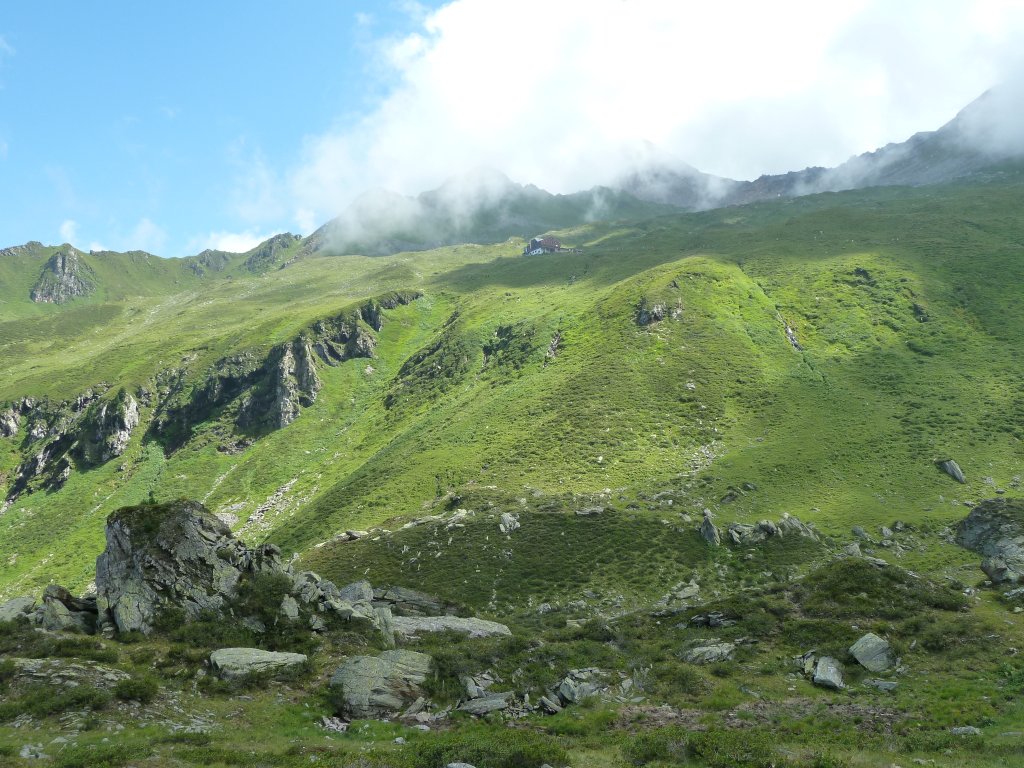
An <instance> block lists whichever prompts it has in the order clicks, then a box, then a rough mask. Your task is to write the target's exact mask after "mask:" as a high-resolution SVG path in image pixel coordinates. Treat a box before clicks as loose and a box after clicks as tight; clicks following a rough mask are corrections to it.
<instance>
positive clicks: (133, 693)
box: [114, 675, 160, 704]
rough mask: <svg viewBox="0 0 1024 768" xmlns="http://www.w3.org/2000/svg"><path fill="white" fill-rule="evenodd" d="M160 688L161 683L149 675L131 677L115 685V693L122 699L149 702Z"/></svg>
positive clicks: (142, 702)
mask: <svg viewBox="0 0 1024 768" xmlns="http://www.w3.org/2000/svg"><path fill="white" fill-rule="evenodd" d="M159 690H160V684H159V683H158V682H157V681H156V680H155V679H154V678H153V677H151V676H149V675H140V676H138V677H130V678H128V679H127V680H121V681H120V682H118V684H117V685H116V686H114V695H115V696H116V697H117V698H119V699H121V700H122V701H138V702H140V703H141V704H148V703H149V702H151V701H152V700H153V699H154V698H156V695H157V693H158V692H159Z"/></svg>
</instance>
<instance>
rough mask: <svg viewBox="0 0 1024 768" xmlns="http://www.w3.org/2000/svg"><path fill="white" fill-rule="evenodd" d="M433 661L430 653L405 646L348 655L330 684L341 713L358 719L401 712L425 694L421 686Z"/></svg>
mask: <svg viewBox="0 0 1024 768" xmlns="http://www.w3.org/2000/svg"><path fill="white" fill-rule="evenodd" d="M430 664H431V658H430V656H428V655H427V654H425V653H417V652H416V651H405V650H392V651H384V652H383V653H382V654H380V655H379V656H352V657H350V658H348V659H346V660H345V662H344V663H343V664H342V665H341V666H340V667H339V668H338V670H337V671H336V672H335V673H334V675H333V676H332V677H331V680H330V684H329V686H330V689H331V691H332V692H333V693H334V694H335V696H336V701H337V702H338V709H339V712H338V714H339V715H342V716H344V717H348V718H350V719H353V720H354V719H363V718H373V717H388V716H391V715H394V714H396V713H398V712H400V711H401V710H403V709H405V708H406V707H407V706H409V705H410V704H411V703H412V702H414V701H415V700H416V699H418V698H419V697H421V696H423V695H424V692H423V689H422V688H421V687H420V686H421V685H422V683H423V681H424V680H426V679H427V675H428V674H429V673H430Z"/></svg>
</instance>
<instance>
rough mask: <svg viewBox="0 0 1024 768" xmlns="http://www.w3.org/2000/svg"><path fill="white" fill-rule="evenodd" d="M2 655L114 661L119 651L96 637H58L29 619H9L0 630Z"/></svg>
mask: <svg viewBox="0 0 1024 768" xmlns="http://www.w3.org/2000/svg"><path fill="white" fill-rule="evenodd" d="M0 655H11V656H22V657H24V658H28V659H48V658H72V659H88V660H90V661H99V662H103V663H106V664H115V663H117V661H118V658H119V655H118V653H117V650H116V649H114V648H110V647H108V646H107V645H106V644H105V643H103V642H102V641H100V640H97V639H96V638H94V637H87V636H79V637H68V636H56V635H53V634H50V633H48V632H37V631H36V630H35V629H34V628H33V627H32V626H31V625H30V624H29V623H28V622H26V621H16V622H7V623H6V624H5V625H2V629H0Z"/></svg>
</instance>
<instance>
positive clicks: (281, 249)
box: [200, 232, 302, 272]
mask: <svg viewBox="0 0 1024 768" xmlns="http://www.w3.org/2000/svg"><path fill="white" fill-rule="evenodd" d="M301 241H302V236H301V235H293V234H292V233H291V232H285V233H284V234H280V235H274V236H273V237H271V238H270V239H268V240H264V241H263V242H262V243H260V244H259V245H257V246H256V247H255V248H253V249H252V250H251V251H249V252H248V254H249V255H248V256H247V257H246V259H245V268H246V269H247V270H249V271H250V272H265V271H266V270H268V269H271V268H273V267H281V266H283V264H284V263H285V260H286V258H287V255H288V252H289V251H290V250H291V249H292V248H293V247H294V246H295V245H296V244H298V243H299V242H301ZM200 255H202V254H200Z"/></svg>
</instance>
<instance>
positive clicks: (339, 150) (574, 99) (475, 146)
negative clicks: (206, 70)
mask: <svg viewBox="0 0 1024 768" xmlns="http://www.w3.org/2000/svg"><path fill="white" fill-rule="evenodd" d="M1022 33H1024V2H1021V1H1020V0H977V2H973V3H965V2H962V1H961V0H903V1H901V2H900V3H899V4H896V3H892V2H889V1H888V0H842V1H841V2H840V1H837V2H829V3H822V2H820V1H819V0H778V1H777V2H772V3H766V2H763V0H719V2H717V3H682V2H679V3H666V2H663V0H631V1H630V2H622V0H576V1H575V2H570V1H569V0H565V1H564V2H558V3H551V2H549V0H454V2H451V3H449V4H448V5H446V6H444V7H443V8H441V9H439V10H437V11H435V12H433V13H429V14H426V15H424V16H423V19H422V22H421V28H420V29H418V30H417V31H416V32H414V33H412V34H409V35H407V36H405V37H403V38H401V39H398V40H387V41H380V42H379V48H378V56H379V58H380V60H381V61H382V62H383V63H384V65H385V66H387V67H390V71H391V75H392V78H393V80H394V82H395V83H396V85H395V86H394V88H393V89H392V90H391V92H390V94H389V95H388V96H387V98H385V99H384V100H383V101H382V102H381V103H380V104H379V105H378V106H377V108H376V109H375V110H373V111H372V112H371V113H369V114H368V115H366V116H365V117H364V118H363V119H362V120H361V121H359V122H357V123H355V124H348V125H344V126H341V127H337V128H335V129H332V130H330V131H327V132H324V133H322V134H319V135H314V136H311V137H308V138H307V140H306V143H305V149H304V160H303V162H302V163H301V164H300V165H299V167H297V168H295V169H293V171H292V172H291V173H290V174H289V179H288V187H287V188H288V189H289V190H290V192H291V199H290V201H289V203H288V204H289V205H291V206H292V216H293V217H294V218H296V219H301V220H302V221H303V222H309V221H312V220H314V219H315V220H319V221H322V220H323V219H325V218H326V217H329V216H332V215H334V214H335V213H337V212H338V211H339V210H341V209H342V208H343V207H344V206H345V205H346V204H347V203H349V202H350V201H351V200H352V199H353V198H354V197H355V196H356V195H357V194H359V193H360V192H362V191H364V190H366V189H368V188H373V187H385V188H388V189H394V190H396V191H399V192H404V193H414V192H419V191H421V190H423V189H426V188H430V187H434V186H437V185H438V184H439V183H440V182H441V181H443V180H444V179H445V178H447V177H448V176H451V175H453V174H456V173H459V172H462V171H465V170H467V169H469V168H474V167H477V166H481V165H487V166H492V167H495V168H498V169H501V170H503V171H505V172H506V173H508V174H509V175H510V176H511V177H512V178H514V179H516V180H517V181H522V182H533V183H536V184H538V185H540V186H542V187H545V188H548V189H551V190H553V191H570V190H574V189H579V188H584V187H588V186H590V185H593V184H596V183H601V182H605V181H608V180H609V179H610V178H611V177H612V176H614V175H615V174H616V173H617V171H619V170H621V169H622V168H623V167H624V166H625V165H627V163H628V162H630V160H629V158H630V157H632V156H635V154H636V152H637V148H638V146H639V145H640V142H642V141H645V140H646V141H650V142H652V143H653V144H655V145H656V146H658V147H659V148H661V149H662V150H663V151H665V152H668V153H670V154H671V155H673V156H675V157H677V158H679V159H681V160H685V161H687V162H689V163H691V164H693V165H695V166H697V167H698V168H700V169H701V170H705V171H708V172H713V173H718V174H722V175H728V176H733V177H738V178H752V177H755V176H757V175H759V174H761V173H769V172H783V171H786V170H793V169H799V168H802V167H804V166H806V165H813V164H822V165H835V164H838V163H840V162H842V161H843V160H845V159H846V158H847V157H849V156H850V155H852V154H855V153H859V152H863V151H867V150H870V149H874V148H876V147H878V146H880V145H882V144H885V143H887V142H890V141H900V140H903V139H905V138H907V137H908V136H909V135H910V134H912V133H914V132H916V131H918V130H926V129H932V128H936V127H938V126H939V125H941V124H942V123H944V122H945V121H947V120H949V119H950V118H951V117H952V116H953V115H954V114H955V113H956V111H957V110H958V109H959V108H960V107H962V106H964V105H965V104H966V103H967V102H969V101H970V100H971V99H973V98H974V97H976V96H978V95H979V94H980V93H981V92H982V91H983V90H985V89H986V88H987V87H989V86H990V85H991V84H993V82H994V81H996V80H997V79H998V78H999V76H1000V73H1001V72H1003V71H1005V68H1006V67H1008V66H1009V65H1010V64H1011V63H1012V61H1013V59H1014V58H1015V57H1016V56H1017V55H1018V54H1017V53H1016V51H1017V50H1018V49H1020V48H1021V46H1020V42H1021V39H1022V37H1024V35H1022ZM252 186H253V189H254V190H255V191H256V194H250V195H248V198H249V199H253V200H255V201H256V203H257V204H255V205H254V206H253V210H254V211H256V210H261V209H265V208H266V207H267V206H266V203H267V202H268V200H270V199H271V195H270V194H269V193H268V192H267V191H266V190H267V189H268V187H270V186H274V179H273V175H272V174H270V172H269V171H267V170H266V169H265V168H261V167H260V166H259V165H258V164H257V166H256V168H255V169H254V176H253V180H252ZM273 200H274V204H275V205H280V204H281V202H280V195H279V192H277V191H276V190H275V192H274V193H273ZM260 201H262V203H263V204H262V205H260V204H258V203H260Z"/></svg>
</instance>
